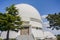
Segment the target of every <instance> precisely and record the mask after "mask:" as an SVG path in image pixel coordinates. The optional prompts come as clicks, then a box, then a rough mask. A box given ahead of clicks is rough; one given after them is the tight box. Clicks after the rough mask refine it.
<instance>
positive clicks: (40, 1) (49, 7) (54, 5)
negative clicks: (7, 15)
mask: <svg viewBox="0 0 60 40" xmlns="http://www.w3.org/2000/svg"><path fill="white" fill-rule="evenodd" d="M20 3H27V4H30V5H32V6H34V7H35V8H36V9H37V10H38V11H39V12H40V14H41V15H48V14H52V13H58V12H60V0H0V12H5V8H6V7H7V6H10V5H12V4H20ZM44 20H45V19H44ZM45 21H46V20H45ZM45 23H47V22H45ZM47 25H48V24H47ZM45 30H47V28H46V27H45ZM49 31H51V30H50V29H49ZM51 32H53V33H54V34H58V32H59V33H60V30H59V31H56V30H53V31H51Z"/></svg>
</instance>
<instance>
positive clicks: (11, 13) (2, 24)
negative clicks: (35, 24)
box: [0, 5, 22, 40]
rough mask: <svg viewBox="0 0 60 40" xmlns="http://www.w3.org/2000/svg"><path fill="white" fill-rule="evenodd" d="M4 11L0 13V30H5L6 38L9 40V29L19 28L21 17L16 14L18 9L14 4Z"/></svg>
mask: <svg viewBox="0 0 60 40" xmlns="http://www.w3.org/2000/svg"><path fill="white" fill-rule="evenodd" d="M6 11H7V12H6V13H0V30H1V31H7V36H6V40H9V31H10V30H13V31H16V29H18V28H21V25H22V21H21V17H20V16H17V14H18V10H17V9H16V7H14V5H12V6H10V7H9V8H7V9H6Z"/></svg>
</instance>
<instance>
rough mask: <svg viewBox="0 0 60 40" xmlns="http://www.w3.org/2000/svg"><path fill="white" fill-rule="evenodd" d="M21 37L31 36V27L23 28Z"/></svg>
mask: <svg viewBox="0 0 60 40" xmlns="http://www.w3.org/2000/svg"><path fill="white" fill-rule="evenodd" d="M21 35H29V27H24V28H22V29H21Z"/></svg>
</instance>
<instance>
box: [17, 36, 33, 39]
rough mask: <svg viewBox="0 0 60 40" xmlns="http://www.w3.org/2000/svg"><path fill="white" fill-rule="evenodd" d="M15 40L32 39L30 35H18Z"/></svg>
mask: <svg viewBox="0 0 60 40" xmlns="http://www.w3.org/2000/svg"><path fill="white" fill-rule="evenodd" d="M16 40H34V37H33V36H32V35H20V36H18V37H17V38H16Z"/></svg>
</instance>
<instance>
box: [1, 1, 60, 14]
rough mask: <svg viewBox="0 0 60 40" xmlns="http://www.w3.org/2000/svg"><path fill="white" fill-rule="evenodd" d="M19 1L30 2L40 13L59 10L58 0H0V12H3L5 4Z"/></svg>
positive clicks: (8, 4)
mask: <svg viewBox="0 0 60 40" xmlns="http://www.w3.org/2000/svg"><path fill="white" fill-rule="evenodd" d="M19 3H27V4H31V5H32V6H34V7H35V8H37V10H38V11H39V12H40V14H41V15H46V14H49V13H51V14H52V13H55V12H60V0H0V12H5V11H4V10H5V7H7V6H10V5H12V4H19Z"/></svg>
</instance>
